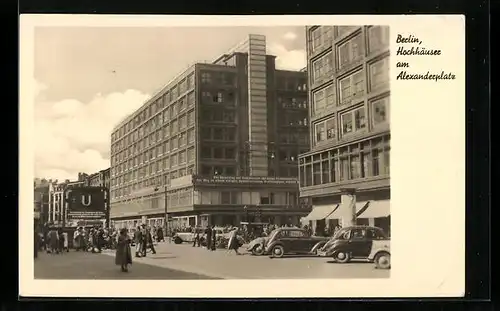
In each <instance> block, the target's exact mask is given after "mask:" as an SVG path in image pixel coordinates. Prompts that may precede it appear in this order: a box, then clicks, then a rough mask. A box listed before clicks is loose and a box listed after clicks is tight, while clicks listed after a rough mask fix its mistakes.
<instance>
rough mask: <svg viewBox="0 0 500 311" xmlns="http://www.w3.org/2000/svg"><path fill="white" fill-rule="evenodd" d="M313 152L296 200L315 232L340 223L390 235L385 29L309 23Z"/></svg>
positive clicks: (302, 164) (304, 158) (302, 159)
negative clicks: (305, 207) (306, 205)
mask: <svg viewBox="0 0 500 311" xmlns="http://www.w3.org/2000/svg"><path fill="white" fill-rule="evenodd" d="M306 38H307V62H308V64H307V65H308V70H307V71H308V83H309V88H308V97H309V102H310V103H311V104H310V107H309V120H310V143H311V146H310V151H309V152H307V153H304V154H301V155H300V156H299V175H300V178H299V179H300V196H301V198H304V199H307V200H308V201H309V202H310V203H311V204H312V205H313V210H312V212H311V214H310V215H308V216H307V217H306V218H304V219H303V221H304V222H305V223H308V224H310V225H311V226H312V227H313V228H314V229H316V230H317V231H323V230H324V229H325V227H330V228H331V227H333V226H335V225H337V224H339V223H340V224H341V225H344V226H345V225H350V224H352V222H353V220H354V221H355V222H356V223H358V224H366V225H377V226H380V227H382V228H383V229H385V230H386V231H388V232H390V207H389V202H390V201H389V200H390V177H389V176H390V173H389V168H390V137H391V135H390V85H389V57H390V52H389V27H388V26H308V27H306Z"/></svg>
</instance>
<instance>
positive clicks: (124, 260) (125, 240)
mask: <svg viewBox="0 0 500 311" xmlns="http://www.w3.org/2000/svg"><path fill="white" fill-rule="evenodd" d="M115 264H116V265H118V266H120V267H121V271H122V272H128V265H131V264H132V250H131V249H130V238H129V237H128V234H127V229H125V228H122V229H121V230H120V234H119V235H118V240H117V245H116V253H115Z"/></svg>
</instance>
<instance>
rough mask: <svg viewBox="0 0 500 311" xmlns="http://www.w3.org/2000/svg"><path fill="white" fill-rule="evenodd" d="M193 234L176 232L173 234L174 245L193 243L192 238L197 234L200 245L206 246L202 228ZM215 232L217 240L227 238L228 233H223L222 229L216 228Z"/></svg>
mask: <svg viewBox="0 0 500 311" xmlns="http://www.w3.org/2000/svg"><path fill="white" fill-rule="evenodd" d="M195 230H196V231H195V232H177V233H175V235H174V237H173V239H174V243H175V244H181V243H193V242H194V238H195V236H196V233H198V234H199V237H200V244H201V245H203V246H205V245H206V242H205V241H206V233H205V229H203V228H196V229H195ZM215 230H216V231H217V233H216V236H217V238H219V237H225V238H228V237H229V233H228V232H225V230H224V228H218V227H216V228H215Z"/></svg>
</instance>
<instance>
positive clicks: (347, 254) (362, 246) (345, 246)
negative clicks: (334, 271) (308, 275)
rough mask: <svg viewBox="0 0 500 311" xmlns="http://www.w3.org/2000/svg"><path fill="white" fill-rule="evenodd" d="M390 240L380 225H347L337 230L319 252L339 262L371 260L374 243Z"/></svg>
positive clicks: (320, 254) (322, 255)
mask: <svg viewBox="0 0 500 311" xmlns="http://www.w3.org/2000/svg"><path fill="white" fill-rule="evenodd" d="M389 240H390V239H389V237H388V236H387V235H386V234H385V232H384V230H382V229H381V228H378V227H372V226H352V227H346V228H342V229H340V230H339V231H337V233H335V234H334V235H333V237H332V238H331V239H330V240H329V241H328V242H327V243H326V244H325V245H324V246H323V247H322V248H321V249H320V250H319V251H318V252H317V254H318V255H319V256H321V257H332V258H333V259H334V260H335V261H336V262H339V263H346V262H349V261H351V259H364V260H370V254H371V253H372V248H373V246H374V244H377V245H378V244H380V243H379V242H382V241H389Z"/></svg>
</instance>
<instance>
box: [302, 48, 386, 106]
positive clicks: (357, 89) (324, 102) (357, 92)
mask: <svg viewBox="0 0 500 311" xmlns="http://www.w3.org/2000/svg"><path fill="white" fill-rule="evenodd" d="M367 67H368V70H366V71H365V70H363V69H362V68H361V69H359V70H356V71H355V72H353V73H351V74H349V75H347V76H346V77H343V78H340V79H338V81H335V82H334V83H333V84H330V85H327V86H325V87H324V88H322V89H319V90H317V91H315V92H314V93H313V95H312V110H311V112H312V114H313V115H321V114H322V113H325V112H327V111H329V109H331V108H332V107H335V106H342V105H348V104H351V103H352V102H353V101H356V100H357V99H360V98H363V96H364V95H365V94H366V93H372V92H375V91H381V90H383V89H387V88H388V86H389V79H390V78H389V71H390V68H389V57H384V58H382V59H380V60H377V61H376V62H374V63H372V64H368V66H367ZM367 75H368V78H367ZM367 81H368V83H367ZM335 86H338V90H336V89H335ZM337 92H338V95H339V96H338V98H337V96H336V93H337ZM336 103H337V104H336Z"/></svg>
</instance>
